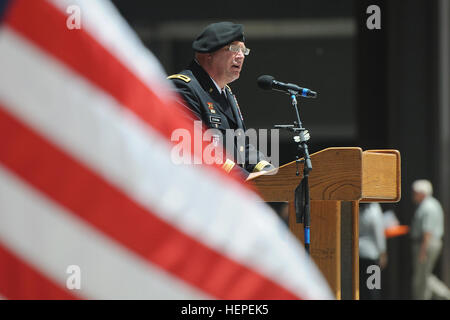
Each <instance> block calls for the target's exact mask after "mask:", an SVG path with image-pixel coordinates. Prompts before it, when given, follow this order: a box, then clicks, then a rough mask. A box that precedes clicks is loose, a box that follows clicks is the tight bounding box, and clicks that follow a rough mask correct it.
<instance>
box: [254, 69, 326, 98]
mask: <svg viewBox="0 0 450 320" xmlns="http://www.w3.org/2000/svg"><path fill="white" fill-rule="evenodd" d="M256 82H257V83H258V86H259V87H260V88H261V89H263V90H277V91H283V92H287V93H292V91H294V92H296V93H298V94H299V95H301V96H302V97H305V98H316V97H317V92H315V91H312V90H310V89H308V88H302V87H299V86H298V85H296V84H293V83H283V82H280V81H277V80H275V78H274V77H272V76H269V75H263V76H259V77H258V79H257V80H256Z"/></svg>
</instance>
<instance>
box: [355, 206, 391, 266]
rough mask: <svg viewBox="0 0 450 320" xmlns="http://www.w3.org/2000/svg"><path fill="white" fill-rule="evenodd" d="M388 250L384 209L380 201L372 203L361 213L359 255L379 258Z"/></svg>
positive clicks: (374, 258)
mask: <svg viewBox="0 0 450 320" xmlns="http://www.w3.org/2000/svg"><path fill="white" fill-rule="evenodd" d="M384 252H386V237H385V235H384V224H383V210H382V209H381V206H380V204H379V203H376V202H374V203H370V204H369V205H366V206H365V207H363V208H362V210H361V212H360V215H359V256H360V257H361V258H366V259H372V260H378V259H379V258H380V254H382V253H384Z"/></svg>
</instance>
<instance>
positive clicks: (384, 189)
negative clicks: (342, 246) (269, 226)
mask: <svg viewBox="0 0 450 320" xmlns="http://www.w3.org/2000/svg"><path fill="white" fill-rule="evenodd" d="M311 162H312V167H313V169H312V171H311V172H310V175H309V186H310V197H311V200H342V201H355V200H359V201H362V202H397V201H399V200H400V197H401V188H400V185H401V183H400V182H401V180H400V179H401V177H400V172H401V171H400V153H399V151H397V150H367V151H364V152H363V151H362V149H361V148H358V147H348V148H342V147H339V148H327V149H324V150H321V151H319V152H316V153H313V154H312V155H311ZM297 168H298V169H297ZM297 172H298V173H299V175H297V174H296V173H297ZM302 176H303V164H302V163H297V162H296V161H292V162H290V163H287V164H285V165H282V166H281V167H279V168H277V169H274V170H272V171H270V172H267V173H265V174H262V175H258V176H255V177H253V178H250V179H249V180H248V183H251V184H253V185H255V187H256V189H257V190H258V192H259V193H260V195H261V196H262V198H263V199H264V200H265V201H291V200H293V197H294V190H295V188H296V187H297V186H298V184H299V183H300V180H301V178H302Z"/></svg>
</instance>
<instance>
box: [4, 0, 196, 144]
mask: <svg viewBox="0 0 450 320" xmlns="http://www.w3.org/2000/svg"><path fill="white" fill-rule="evenodd" d="M67 18H68V16H66V15H64V13H63V12H61V11H60V10H59V9H58V8H56V7H54V6H53V5H52V4H51V3H48V2H47V1H43V0H38V1H28V0H16V1H14V2H13V3H12V5H11V8H10V10H9V11H8V13H7V15H6V17H5V23H6V24H7V25H9V26H10V27H12V28H13V29H14V30H16V31H18V32H19V33H21V34H22V35H23V36H25V37H26V38H27V39H29V40H31V41H32V42H33V43H34V44H35V45H37V46H39V47H40V48H42V49H44V50H45V51H46V52H47V53H48V54H51V55H53V56H54V57H56V58H57V59H58V60H59V61H61V62H63V63H64V64H66V65H67V66H69V67H70V68H71V69H72V70H74V71H75V72H77V73H79V74H81V75H82V76H83V77H84V78H86V79H88V80H90V81H91V82H92V83H93V84H95V85H96V86H98V87H99V88H101V89H102V90H104V91H106V92H108V93H109V94H110V95H112V96H113V97H114V98H116V99H117V100H118V101H119V102H120V103H121V104H123V106H126V107H128V108H129V109H131V110H132V111H133V112H135V113H136V114H137V115H138V116H139V117H141V118H142V119H143V120H144V121H146V122H147V123H148V124H150V125H151V126H152V127H153V128H155V129H157V130H158V131H159V132H160V133H161V134H163V135H164V136H166V137H167V138H170V135H171V133H172V131H173V130H174V129H176V128H181V127H189V126H192V124H190V123H188V122H187V121H186V122H185V121H184V120H183V119H181V116H180V115H181V113H180V111H179V110H177V109H176V108H167V107H166V106H167V102H164V103H163V102H162V101H161V100H160V99H159V97H158V96H157V95H155V94H154V93H153V92H152V91H151V90H149V88H148V87H147V86H146V85H145V84H144V83H143V82H142V81H141V80H140V79H139V78H138V77H136V75H135V74H134V73H133V72H131V71H130V70H128V69H127V68H126V67H125V66H124V65H123V64H122V63H121V62H120V61H119V60H118V59H117V58H116V57H115V56H114V55H112V54H111V53H110V52H109V51H108V50H106V49H105V48H104V47H103V46H102V45H101V44H99V43H98V42H97V41H96V40H95V39H94V38H93V37H92V36H91V35H90V34H89V33H88V32H86V31H84V29H78V30H77V29H74V30H69V29H68V28H67V26H66V20H67ZM105 23H108V22H107V21H105Z"/></svg>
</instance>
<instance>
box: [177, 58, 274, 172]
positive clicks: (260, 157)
mask: <svg viewBox="0 0 450 320" xmlns="http://www.w3.org/2000/svg"><path fill="white" fill-rule="evenodd" d="M168 78H169V79H170V80H171V81H172V82H173V84H174V85H175V86H176V87H177V91H178V93H179V94H180V95H181V96H182V98H183V99H184V102H183V105H184V106H185V107H187V108H189V109H190V110H191V111H192V113H193V115H194V120H201V121H202V122H203V123H204V124H205V125H206V127H208V128H212V129H218V130H220V132H221V133H222V137H221V138H223V140H222V143H223V146H224V148H226V145H227V144H226V137H227V135H226V130H227V129H234V130H237V129H241V130H242V131H241V134H239V131H240V130H239V131H236V135H235V136H236V138H237V139H236V138H235V139H234V140H235V141H234V144H233V149H234V152H233V153H234V154H231V153H232V152H231V151H230V150H229V149H230V148H228V150H227V151H228V152H229V153H228V156H229V157H231V158H232V159H230V160H232V161H233V162H234V163H237V164H239V165H240V167H241V168H242V169H244V170H245V171H244V172H243V173H244V174H245V175H248V173H249V172H253V171H261V170H263V169H264V170H269V169H273V166H272V165H271V164H270V163H269V162H268V161H267V159H266V157H265V156H264V154H263V153H261V152H259V151H258V150H257V149H256V148H255V147H254V146H253V145H251V144H250V143H248V141H245V139H243V138H242V137H241V136H242V135H243V134H244V132H245V131H246V128H245V124H244V119H243V118H242V114H241V111H240V109H239V105H238V103H237V100H236V97H235V96H234V94H233V93H232V92H231V89H230V87H228V86H225V88H226V89H225V91H226V97H224V96H223V95H222V94H220V92H219V91H218V90H217V87H216V85H215V84H214V82H213V81H212V79H211V77H210V76H209V75H208V73H207V72H206V71H205V70H204V69H203V68H202V67H201V66H200V65H199V64H198V63H197V62H196V61H192V63H191V64H190V65H189V66H188V68H187V69H186V70H183V71H181V72H180V73H179V74H175V75H172V76H170V77H168ZM239 139H241V140H239ZM228 144H230V143H228ZM224 150H225V149H224ZM238 168H239V167H238V166H234V168H233V170H235V169H238ZM224 169H226V168H224ZM242 169H241V170H242ZM226 170H227V169H226ZM227 171H228V170H227Z"/></svg>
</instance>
